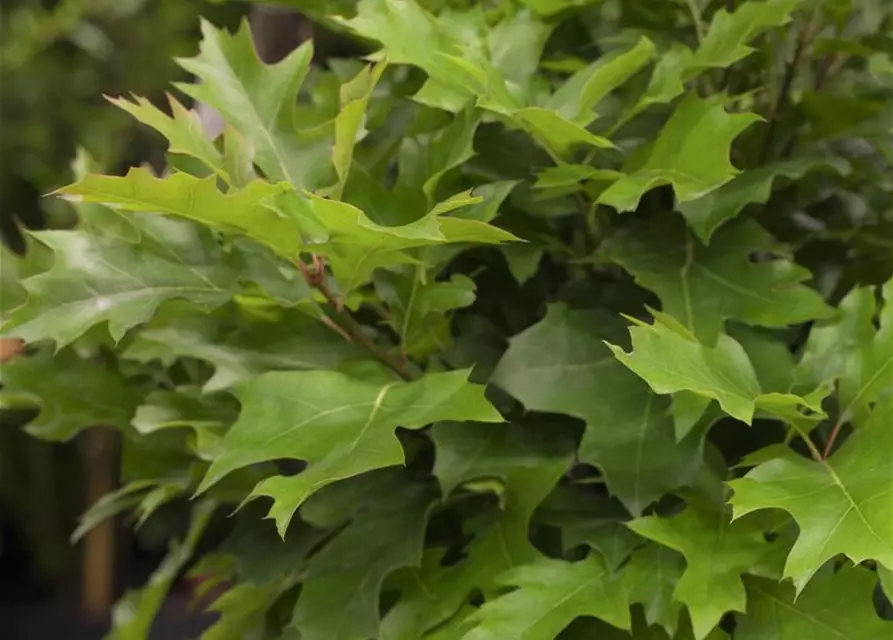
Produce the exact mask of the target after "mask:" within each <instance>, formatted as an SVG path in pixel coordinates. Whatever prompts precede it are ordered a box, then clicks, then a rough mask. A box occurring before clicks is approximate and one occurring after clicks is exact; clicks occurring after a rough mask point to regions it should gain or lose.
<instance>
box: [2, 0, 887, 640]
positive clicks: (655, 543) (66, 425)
mask: <svg viewBox="0 0 893 640" xmlns="http://www.w3.org/2000/svg"><path fill="white" fill-rule="evenodd" d="M292 4H293V5H295V6H299V7H302V8H304V9H306V10H308V11H309V12H310V13H313V14H320V13H325V14H326V16H325V19H326V23H327V24H329V25H332V26H333V27H335V28H338V29H341V30H343V31H345V32H346V33H349V34H351V35H353V36H355V37H357V38H358V39H360V40H361V41H363V42H366V43H368V44H369V46H370V51H371V53H370V55H369V56H368V58H369V64H368V65H366V64H364V63H363V62H361V61H358V60H344V59H330V60H327V61H326V63H325V64H324V65H322V66H318V65H313V64H311V59H312V55H313V50H312V45H311V44H310V43H307V44H305V45H303V46H301V47H300V48H299V49H297V50H296V51H294V52H293V53H291V54H290V55H289V56H288V57H286V58H285V59H283V60H282V61H281V62H278V63H276V64H274V65H265V64H263V63H261V62H260V61H259V60H258V58H257V57H256V55H255V54H254V51H253V48H252V43H251V39H250V35H249V32H248V29H247V26H243V27H242V28H241V29H240V30H239V31H238V32H236V33H229V32H227V31H225V30H219V29H216V28H214V27H212V26H210V25H209V24H204V25H203V28H202V31H203V41H202V45H201V51H200V53H199V54H198V55H197V56H195V57H193V58H189V59H182V60H179V63H180V65H181V66H182V67H183V68H184V69H186V70H187V71H189V72H190V73H191V74H193V75H194V76H195V78H196V80H195V82H194V83H190V84H181V85H178V88H179V89H180V90H181V91H182V92H183V93H184V94H185V95H186V96H188V97H191V98H193V99H196V100H200V101H203V102H205V103H207V104H210V105H211V106H213V107H215V108H216V109H217V110H218V111H219V112H220V113H221V114H222V116H223V118H224V119H225V121H226V127H225V129H224V131H223V133H222V134H221V136H220V139H218V140H214V141H211V140H208V139H207V138H206V137H205V136H204V134H203V132H202V129H201V127H200V125H199V123H198V122H197V120H196V118H195V117H194V113H192V112H190V111H189V110H188V109H187V107H186V106H184V105H183V103H182V101H180V100H178V99H176V98H172V99H171V103H170V110H169V111H163V110H161V109H160V108H158V107H157V106H155V105H153V104H152V103H151V102H149V101H147V100H145V99H142V98H139V97H137V98H132V99H129V98H121V99H116V100H114V102H115V104H116V105H117V106H118V107H120V108H121V109H123V110H124V111H127V112H128V113H130V114H131V115H132V116H134V117H135V118H136V119H137V120H139V121H141V122H143V123H144V124H146V125H148V126H149V127H151V128H154V129H155V130H157V131H159V132H160V133H161V134H163V135H164V136H165V137H166V138H167V139H168V140H169V143H170V147H169V151H170V167H171V168H170V171H169V172H167V173H166V174H164V175H161V176H158V175H155V174H153V172H152V171H150V170H149V169H146V168H138V169H134V170H132V171H131V172H130V173H129V174H128V175H126V176H124V177H119V176H110V175H102V174H98V173H91V172H90V171H89V170H86V171H84V172H83V173H82V176H81V178H80V179H79V180H78V181H77V182H76V183H75V184H72V185H71V186H68V187H65V188H63V189H61V190H60V194H61V195H62V196H63V197H65V198H68V199H69V200H71V201H73V202H76V203H77V206H78V209H79V214H80V223H79V225H78V227H77V228H76V229H73V230H67V231H43V232H38V233H35V234H34V239H35V242H34V243H32V245H33V247H32V248H33V251H32V252H31V254H30V255H29V260H28V261H23V262H19V263H16V264H17V269H18V271H17V272H16V273H17V277H16V278H15V279H11V278H7V274H9V273H11V272H10V270H9V269H5V270H4V271H5V273H4V280H5V281H6V285H5V286H6V287H7V289H6V292H7V295H17V296H18V297H19V299H20V300H21V301H22V302H23V304H22V306H20V307H18V308H17V309H15V310H14V311H12V312H11V313H7V314H6V315H5V317H4V333H5V334H6V335H14V336H19V337H21V338H23V339H25V340H26V341H27V342H28V343H29V344H30V345H32V353H31V354H30V355H29V357H23V358H19V359H17V360H16V361H15V362H14V363H12V364H10V365H8V366H6V367H4V370H3V378H2V382H3V392H2V393H3V397H4V402H6V403H8V404H12V403H15V402H37V403H38V404H39V405H40V408H41V409H40V413H39V415H38V416H37V418H36V419H35V420H34V421H33V422H32V423H31V424H30V425H29V426H28V429H29V431H30V432H31V433H32V434H34V435H35V436H37V437H42V438H47V439H55V440H64V439H67V438H70V437H72V436H73V435H74V434H76V433H78V432H79V431H81V430H83V429H85V428H87V427H90V426H94V425H105V426H111V427H115V428H116V429H118V430H119V431H120V432H121V434H122V438H123V442H124V449H123V463H122V475H123V482H124V483H125V484H124V485H123V487H122V488H121V489H120V490H119V491H117V492H116V493H114V494H112V495H109V496H107V497H106V498H105V499H103V500H102V501H101V502H100V503H98V504H97V505H95V506H94V507H93V508H92V509H91V510H90V511H89V512H88V513H87V514H85V516H84V519H83V522H82V526H81V528H80V529H79V531H78V532H77V533H76V535H80V534H82V533H83V531H85V530H87V529H89V527H90V526H92V525H93V524H94V523H95V522H97V521H99V520H101V519H102V518H106V517H110V516H112V515H115V514H118V513H121V512H128V513H133V514H134V515H135V517H136V520H137V524H139V523H142V522H144V521H145V520H146V519H148V518H150V517H152V514H153V513H155V512H156V511H157V510H158V509H160V508H166V507H167V506H170V505H171V504H173V503H177V502H184V501H186V500H189V499H191V501H192V502H191V505H192V517H191V520H190V523H189V526H188V529H187V530H186V531H184V535H183V537H182V539H181V540H180V541H178V542H176V543H174V544H173V545H172V547H171V551H170V555H169V556H168V558H167V560H166V561H165V562H164V563H163V565H162V566H160V567H159V569H158V571H157V573H156V574H155V576H154V577H153V578H152V580H151V581H150V582H149V584H148V585H147V586H146V587H145V589H143V590H142V591H140V592H135V593H132V594H129V595H128V596H127V597H126V598H125V599H124V601H122V602H121V603H120V604H119V605H118V607H117V608H116V615H115V619H116V627H115V630H114V632H113V634H114V637H117V638H144V637H146V633H147V630H148V629H149V626H150V625H151V620H152V617H153V615H154V613H155V611H156V610H157V608H158V605H159V603H160V602H161V600H162V599H163V597H164V594H165V592H166V591H167V589H168V588H169V587H170V585H171V584H172V582H173V580H174V579H175V577H176V575H177V574H178V573H179V572H180V571H181V570H182V569H183V567H185V566H186V565H187V564H188V563H190V562H191V561H192V559H193V556H194V555H196V554H197V552H196V549H198V548H200V547H201V548H202V549H203V550H204V551H203V552H202V554H201V558H200V559H198V564H197V566H196V567H195V568H194V572H195V573H196V574H198V575H201V576H203V578H204V583H203V584H204V585H205V586H206V588H207V589H209V590H210V589H212V588H213V587H214V585H221V584H222V585H226V590H225V592H224V594H223V595H222V596H221V597H219V598H218V599H216V601H214V603H213V605H211V608H212V609H213V610H214V611H217V612H219V614H220V617H219V619H218V620H217V622H216V623H215V624H214V625H213V626H212V627H211V628H210V629H209V630H208V631H207V632H206V634H205V637H206V638H209V639H219V638H244V637H264V638H283V639H296V638H302V639H304V640H315V639H320V640H339V639H340V640H361V639H366V638H383V639H384V638H387V639H394V640H396V639H406V640H412V639H417V638H431V639H444V640H446V639H450V640H452V639H454V638H466V639H468V640H484V639H489V638H496V639H507V638H525V639H528V640H538V639H543V640H549V639H552V638H556V637H560V638H567V639H571V638H612V639H613V638H617V639H621V638H634V639H649V640H659V639H660V640H667V639H670V638H676V639H689V638H694V639H696V640H704V639H705V638H706V639H709V640H720V639H722V638H730V637H734V638H735V639H736V640H756V639H760V640H762V639H765V638H782V637H783V638H811V639H816V640H824V639H826V638H827V639H831V638H834V639H840V638H852V639H853V640H856V639H858V640H870V639H878V640H880V639H882V638H889V637H890V636H891V634H893V622H890V621H888V620H885V619H884V615H887V617H890V616H889V615H888V614H889V609H885V608H884V607H889V603H888V601H887V600H886V597H888V596H889V595H893V591H891V590H893V280H891V275H893V245H891V237H893V233H891V232H893V198H891V189H893V184H891V182H890V177H891V159H893V154H891V152H893V145H891V142H893V135H891V126H893V100H891V97H893V74H891V68H893V63H891V53H893V31H891V22H890V19H891V7H890V6H889V3H887V2H883V1H881V0H860V1H858V2H856V1H855V0H747V1H745V2H738V3H736V2H732V3H730V4H729V6H724V5H723V4H722V3H717V2H699V1H698V0H691V1H690V2H686V3H675V2H666V1H664V0H636V1H635V2H630V1H620V0H604V1H603V2H590V1H588V0H520V1H518V2H505V1H502V2H493V3H489V2H484V3H469V2H448V1H440V2H435V1H433V0H428V1H427V2H424V3H421V4H420V3H418V2H417V1H416V0H360V2H359V3H357V4H356V5H353V4H351V3H346V6H345V3H343V2H338V3H333V4H332V5H330V6H322V3H320V2H307V3H303V2H297V1H296V2H294V3H292ZM81 166H82V168H86V169H89V161H88V160H86V161H85V162H83V163H82V164H81ZM19 283H20V284H21V287H22V288H21V289H16V287H17V286H18V285H19ZM234 510H235V513H234V514H232V513H233V511H234ZM230 514H232V515H230ZM225 516H229V517H225ZM264 516H266V518H265V517H264ZM212 523H214V524H213V527H217V526H223V527H224V528H226V529H227V531H228V532H227V534H226V536H225V538H224V539H223V541H222V542H220V543H219V544H216V545H212V546H213V548H212V549H211V550H209V551H208V550H207V549H206V547H207V546H208V545H211V540H210V539H208V540H207V541H206V543H205V544H204V545H200V543H201V541H202V539H203V534H204V532H205V530H206V529H207V528H208V527H209V526H212ZM205 538H207V536H205ZM879 585H881V586H879ZM885 589H886V593H887V594H888V596H884V595H883V594H884V593H885Z"/></svg>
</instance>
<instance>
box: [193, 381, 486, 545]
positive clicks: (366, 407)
mask: <svg viewBox="0 0 893 640" xmlns="http://www.w3.org/2000/svg"><path fill="white" fill-rule="evenodd" d="M467 378H468V373H467V372H464V371H455V372H450V373H432V374H428V375H427V376H425V377H423V378H421V379H420V380H418V381H415V382H392V383H388V384H384V385H382V384H379V383H376V382H370V381H365V380H361V379H357V378H352V377H350V376H347V375H345V374H342V373H337V372H335V371H294V372H270V373H265V374H263V375H261V376H259V377H257V378H253V379H252V380H250V381H248V382H246V383H244V384H242V385H240V386H239V387H238V388H237V391H236V395H237V397H238V398H239V400H240V401H241V403H242V413H241V414H240V416H239V420H238V421H237V422H236V423H235V424H234V425H233V426H232V427H231V428H230V430H229V431H228V432H227V434H226V436H225V438H224V439H223V442H222V450H223V451H222V453H221V455H220V456H219V457H218V458H217V459H216V460H214V462H213V463H212V464H211V467H210V469H208V472H207V474H206V475H205V478H204V480H203V481H202V483H201V486H200V487H199V491H204V490H206V489H208V488H209V487H210V486H211V485H213V484H214V483H216V482H218V481H219V480H220V479H221V478H223V477H224V476H225V475H226V474H228V473H230V472H232V471H235V470H236V469H239V468H242V467H245V466H248V465H250V464H253V463H256V462H261V461H264V460H276V459H280V458H292V459H297V460H306V461H307V462H308V463H309V467H308V468H307V470H305V471H304V472H302V473H300V474H298V475H296V476H288V477H287V476H274V477H272V478H268V479H266V480H264V481H263V482H261V483H260V484H259V485H258V486H257V487H256V488H255V489H254V492H253V494H252V495H253V496H270V497H271V498H273V501H274V502H273V506H272V507H271V510H270V513H271V516H272V517H274V518H275V519H276V522H277V524H278V526H279V530H280V532H284V531H285V530H286V528H287V527H288V523H289V521H290V520H291V517H292V515H293V514H294V512H295V510H296V509H297V508H298V507H299V506H300V505H301V503H303V502H304V501H305V500H306V499H307V498H308V497H309V496H311V495H312V494H313V493H315V492H316V491H317V490H319V489H320V488H321V487H323V486H325V485H327V484H331V483H332V482H335V481H336V480H340V479H342V478H349V477H351V476H355V475H358V474H360V473H363V472H365V471H370V470H372V469H377V468H380V467H388V466H394V465H398V464H401V463H402V462H403V460H404V459H403V449H402V447H401V446H400V441H399V440H398V439H397V437H396V435H395V434H394V430H395V429H396V428H397V427H398V426H400V427H403V428H406V429H418V428H421V427H424V426H425V425H427V424H430V423H432V422H437V421H441V420H477V421H481V422H499V421H500V420H502V417H501V416H500V415H499V413H498V412H497V411H496V410H495V409H494V408H493V407H492V406H491V405H490V403H489V402H487V400H485V399H484V395H483V388H482V387H480V386H479V385H474V384H471V383H469V382H468V380H467Z"/></svg>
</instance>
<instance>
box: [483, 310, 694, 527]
mask: <svg viewBox="0 0 893 640" xmlns="http://www.w3.org/2000/svg"><path fill="white" fill-rule="evenodd" d="M622 339H623V328H622V324H621V323H620V322H619V321H618V320H617V319H615V318H612V317H610V316H608V315H606V314H602V313H597V312H589V311H570V310H568V309H567V308H566V307H564V306H561V305H554V306H552V307H550V308H549V310H548V312H547V313H546V317H545V318H544V319H543V320H542V321H541V322H539V323H538V324H536V325H534V326H532V327H530V328H529V329H527V330H526V331H524V332H522V333H520V334H518V335H517V336H515V337H514V338H512V339H511V343H510V346H509V349H508V351H507V352H506V354H505V356H503V358H502V360H501V361H500V362H499V365H498V367H497V369H496V372H495V373H494V374H493V382H494V383H495V384H497V385H498V386H500V387H502V388H503V389H505V390H506V391H508V392H509V393H510V394H511V395H512V396H514V397H515V398H517V399H518V400H519V401H520V402H521V403H523V404H524V406H525V408H527V409H528V410H533V411H546V412H554V413H566V414H568V415H572V416H574V417H577V418H580V419H582V420H584V421H585V422H586V432H585V434H584V436H583V440H582V442H581V444H580V460H582V461H585V462H589V463H591V464H594V465H595V466H597V467H599V468H600V469H601V470H602V472H603V473H604V475H605V479H606V481H607V484H608V488H609V489H610V490H611V493H612V494H614V495H616V496H617V497H618V498H619V499H620V500H621V501H622V502H623V504H624V505H625V506H626V507H627V508H628V509H629V510H630V511H631V512H632V513H634V514H639V513H641V512H642V511H643V510H644V509H645V508H646V507H647V506H648V505H649V504H650V503H651V502H652V501H654V500H655V499H657V498H658V497H659V496H661V495H662V494H664V493H666V492H667V491H671V490H673V489H675V488H677V487H679V486H682V485H685V484H687V483H688V482H690V481H691V480H692V479H693V478H694V473H695V471H696V470H697V467H698V466H699V465H700V441H701V435H700V434H692V437H690V438H687V439H686V440H685V441H683V442H682V443H680V444H679V445H677V444H676V439H675V435H674V432H673V425H672V421H671V419H670V417H669V416H668V415H667V406H668V403H667V402H666V400H665V399H663V398H660V397H657V396H655V395H653V394H652V393H651V392H650V391H649V389H648V387H647V386H646V385H645V384H642V383H641V381H639V380H637V379H636V377H635V376H634V375H630V372H629V371H626V370H625V369H624V367H623V366H622V365H620V363H618V362H617V361H616V360H615V359H614V358H613V356H612V355H611V352H610V350H609V349H608V347H606V346H605V343H604V342H603V340H622Z"/></svg>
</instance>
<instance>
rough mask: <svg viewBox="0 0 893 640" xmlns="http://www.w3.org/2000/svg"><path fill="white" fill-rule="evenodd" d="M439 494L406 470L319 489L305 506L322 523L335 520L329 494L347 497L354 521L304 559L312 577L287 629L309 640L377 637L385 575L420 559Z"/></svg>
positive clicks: (339, 499)
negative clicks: (310, 556)
mask: <svg viewBox="0 0 893 640" xmlns="http://www.w3.org/2000/svg"><path fill="white" fill-rule="evenodd" d="M435 495H436V490H435V489H434V488H433V487H432V486H431V485H426V484H416V483H414V482H412V480H411V479H410V477H409V476H408V474H405V473H403V472H402V471H393V470H387V471H382V472H375V473H371V474H367V475H364V476H360V477H357V478H352V479H351V480H348V481H346V482H343V483H340V484H338V485H334V486H332V487H329V488H328V489H327V490H326V491H325V492H320V493H319V494H317V495H316V496H314V498H313V499H312V501H311V502H308V503H307V505H306V508H305V509H304V510H303V515H304V516H305V517H306V518H308V519H309V520H310V522H311V523H313V524H315V525H317V526H332V525H337V524H340V523H339V522H333V521H332V515H333V513H337V511H339V510H340V508H336V509H334V510H331V507H329V505H327V502H328V501H329V500H331V501H333V502H334V503H336V504H338V503H345V501H346V500H349V502H348V503H346V504H348V505H349V506H348V515H349V516H350V518H351V521H350V523H349V524H348V525H347V526H346V527H345V528H344V529H343V530H341V531H340V532H339V533H338V535H337V536H336V537H335V538H334V539H332V540H331V541H330V542H328V543H327V544H326V546H325V547H324V548H323V549H322V550H321V551H320V552H319V553H317V554H316V555H314V556H313V557H312V558H311V559H310V561H309V563H308V565H307V577H306V580H305V581H304V582H303V587H302V589H301V595H300V597H299V598H298V603H297V605H296V607H295V612H294V617H293V618H292V621H291V624H290V625H289V626H290V627H292V628H294V629H297V630H298V631H300V633H301V638H306V639H307V640H349V639H352V638H376V637H379V632H378V630H379V597H380V593H381V587H382V583H383V582H384V579H385V578H386V577H387V576H388V574H390V573H391V572H392V571H394V570H396V569H399V568H401V567H407V566H417V565H418V564H419V563H420V562H421V555H422V542H423V540H424V534H425V525H426V523H427V519H428V511H429V509H430V508H431V505H432V502H433V500H434V497H435Z"/></svg>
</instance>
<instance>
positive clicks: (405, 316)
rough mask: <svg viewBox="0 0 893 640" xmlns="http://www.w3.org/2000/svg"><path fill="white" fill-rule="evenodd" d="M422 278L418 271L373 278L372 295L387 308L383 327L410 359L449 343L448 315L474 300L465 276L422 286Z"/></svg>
mask: <svg viewBox="0 0 893 640" xmlns="http://www.w3.org/2000/svg"><path fill="white" fill-rule="evenodd" d="M423 277H424V272H423V271H421V270H420V269H413V270H412V271H411V272H410V275H402V274H396V273H393V272H387V271H380V272H379V273H378V274H376V275H375V285H376V291H377V292H378V295H379V296H380V297H381V299H382V300H383V301H384V302H385V303H387V305H388V312H389V313H388V318H387V323H388V324H389V325H390V326H391V328H392V329H393V330H394V332H395V333H396V334H397V335H398V336H399V338H400V344H401V345H402V349H403V352H404V353H406V354H409V355H411V356H414V357H424V356H425V355H427V354H428V353H429V352H431V351H435V350H440V349H442V348H443V347H444V345H445V344H446V343H447V342H448V340H449V335H448V333H449V319H450V318H449V315H447V314H448V312H450V311H453V310H455V309H461V308H463V307H468V306H470V305H471V304H472V303H473V302H474V300H475V285H474V281H473V280H471V279H470V278H468V277H466V276H463V275H460V274H456V275H454V276H453V277H452V278H450V280H449V281H447V282H431V281H426V282H423V281H422V279H423Z"/></svg>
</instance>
